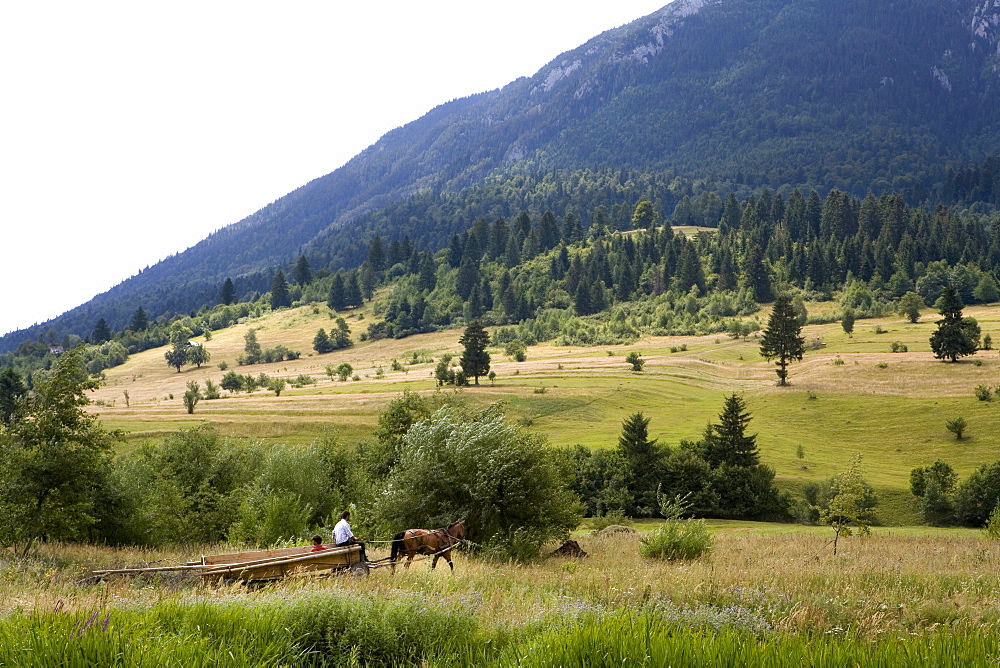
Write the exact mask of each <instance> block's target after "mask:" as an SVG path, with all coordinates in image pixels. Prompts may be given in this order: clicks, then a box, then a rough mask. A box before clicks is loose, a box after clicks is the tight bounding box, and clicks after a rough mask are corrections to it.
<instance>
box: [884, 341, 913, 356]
mask: <svg viewBox="0 0 1000 668" xmlns="http://www.w3.org/2000/svg"><path fill="white" fill-rule="evenodd" d="M889 349H890V350H891V351H892V352H894V353H905V352H908V349H907V347H906V344H905V343H900V342H899V341H893V342H892V343H891V344H889Z"/></svg>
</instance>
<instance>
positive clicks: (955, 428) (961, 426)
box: [944, 417, 969, 441]
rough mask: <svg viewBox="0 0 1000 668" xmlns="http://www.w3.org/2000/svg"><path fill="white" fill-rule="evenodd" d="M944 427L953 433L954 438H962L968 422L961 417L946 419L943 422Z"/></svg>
mask: <svg viewBox="0 0 1000 668" xmlns="http://www.w3.org/2000/svg"><path fill="white" fill-rule="evenodd" d="M944 426H945V429H947V430H948V431H950V432H951V433H953V434H955V439H956V440H959V441H960V440H962V435H963V434H965V429H966V427H968V426H969V423H968V422H966V421H965V418H963V417H957V418H955V419H954V420H948V421H947V422H945V423H944Z"/></svg>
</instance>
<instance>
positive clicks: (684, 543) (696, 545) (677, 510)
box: [639, 494, 712, 561]
mask: <svg viewBox="0 0 1000 668" xmlns="http://www.w3.org/2000/svg"><path fill="white" fill-rule="evenodd" d="M659 497H660V513H661V514H662V515H663V516H664V517H665V518H666V519H665V521H664V522H663V524H661V525H660V526H658V527H657V528H656V529H653V530H652V531H651V532H649V533H648V534H646V535H645V536H643V537H642V538H641V539H640V545H639V554H641V555H642V556H643V557H645V558H646V559H667V560H671V561H672V560H674V559H682V560H690V559H697V558H698V557H700V556H702V555H703V554H707V553H709V552H711V550H712V536H711V535H710V534H709V533H708V527H707V526H705V521H704V520H695V519H690V518H689V519H682V516H683V515H684V514H685V513H686V512H687V510H688V504H687V501H686V497H680V496H677V497H674V498H673V499H668V498H667V497H666V495H664V494H660V495H659Z"/></svg>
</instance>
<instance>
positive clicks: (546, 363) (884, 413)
mask: <svg viewBox="0 0 1000 668" xmlns="http://www.w3.org/2000/svg"><path fill="white" fill-rule="evenodd" d="M808 306H809V311H810V313H815V314H821V313H823V312H824V311H825V310H829V311H832V310H834V308H835V306H834V305H831V304H809V305H808ZM346 315H347V321H348V323H349V324H350V326H351V328H352V335H353V338H354V339H355V341H356V345H355V346H353V347H351V348H348V349H345V350H339V351H336V352H333V353H328V354H324V355H318V354H316V353H315V352H313V351H312V337H313V336H314V335H315V333H316V330H317V329H319V328H320V327H325V328H327V329H329V327H330V326H331V325H332V323H333V321H332V320H331V319H330V316H329V312H328V310H327V309H326V307H314V306H304V307H299V308H296V309H289V310H283V311H280V312H277V313H273V314H270V315H268V316H265V317H263V318H260V319H258V320H256V321H250V322H246V323H243V324H240V325H237V326H234V327H232V328H229V329H226V330H223V331H219V332H216V333H214V335H213V336H212V338H211V340H209V341H206V342H204V345H205V346H206V347H207V348H208V349H209V351H210V352H211V354H212V360H211V362H210V363H209V364H207V365H205V366H203V367H201V368H200V369H199V368H196V367H194V366H186V367H184V368H183V370H182V371H181V372H180V373H177V372H176V371H175V370H174V369H173V368H171V367H168V366H167V365H166V363H165V361H164V358H163V350H162V349H157V350H149V351H146V352H143V353H140V354H138V355H134V356H133V357H132V358H131V359H130V360H129V361H128V362H127V363H126V364H124V365H122V366H120V367H116V368H113V369H109V370H108V371H107V372H106V373H107V381H106V383H105V385H104V386H103V387H102V388H100V389H99V390H97V391H96V392H94V393H93V399H94V400H95V402H96V404H95V406H94V407H93V409H94V410H95V411H96V412H98V413H99V414H100V416H101V419H102V421H103V423H104V424H105V426H106V427H108V428H111V429H121V430H122V431H124V432H126V436H125V442H124V443H123V444H122V445H121V446H120V447H122V448H124V449H130V448H133V447H135V446H136V445H138V444H141V443H142V442H145V441H148V440H155V439H158V438H161V437H163V436H164V435H166V434H168V433H171V432H173V431H176V430H177V429H180V428H186V427H191V426H194V425H197V424H202V423H209V424H212V425H214V426H215V427H216V428H217V429H219V430H220V432H221V433H223V434H225V435H227V436H232V437H235V438H243V439H251V440H256V441H263V442H269V443H289V444H296V443H299V444H304V443H308V442H311V441H312V440H313V439H315V438H316V437H318V436H320V435H323V434H329V433H335V434H337V435H338V437H339V438H340V440H341V442H344V443H357V442H359V441H362V440H364V439H366V438H369V437H370V435H371V432H372V429H373V428H374V425H375V422H376V420H377V416H378V413H379V412H380V411H381V410H383V409H384V408H385V406H386V405H387V404H388V402H389V401H391V400H392V399H393V398H395V397H397V396H398V395H399V394H400V393H401V392H403V391H404V390H410V391H416V392H421V393H433V392H445V393H449V394H450V395H453V397H454V398H455V399H456V400H459V401H464V402H469V403H471V404H474V405H485V404H488V403H493V402H497V401H503V402H505V403H506V404H507V410H508V415H509V416H510V417H511V418H512V419H515V420H517V421H519V422H520V423H521V424H522V425H525V426H527V427H528V428H529V429H531V430H533V431H536V432H538V433H542V434H544V435H545V436H546V437H547V438H548V439H549V442H550V443H551V444H552V445H553V446H554V447H566V446H573V445H576V444H582V445H585V446H588V447H592V448H602V447H614V446H615V445H616V443H617V437H618V433H619V431H620V428H621V423H622V420H623V419H624V418H625V417H627V416H628V415H630V414H631V413H633V412H636V411H642V412H643V413H645V414H646V415H647V416H649V417H651V423H650V431H651V435H652V436H654V437H656V438H658V439H659V441H660V443H664V444H667V445H670V446H676V445H677V444H678V443H679V441H680V440H681V439H689V440H695V439H697V438H698V437H699V436H700V435H701V433H702V431H703V430H704V428H705V425H706V423H708V422H709V421H712V420H714V419H716V417H717V415H718V412H719V410H720V409H721V406H722V401H723V398H724V396H725V395H726V394H728V393H731V392H742V393H743V394H744V397H745V398H746V399H747V402H748V406H749V410H750V412H751V413H752V414H753V421H752V423H751V425H750V429H751V431H754V432H757V433H758V440H757V442H758V446H759V448H760V451H761V458H762V460H763V461H764V463H766V464H768V465H770V466H771V467H773V468H774V469H775V471H776V473H777V481H778V484H779V486H781V487H782V488H784V489H788V490H791V491H793V492H795V491H796V490H797V489H798V488H799V487H800V486H801V485H802V484H804V483H806V482H816V481H820V480H824V479H826V478H829V477H830V476H831V475H833V474H835V473H837V472H839V471H840V470H842V469H843V468H844V467H845V466H846V463H847V462H849V461H850V459H851V458H852V457H853V455H854V454H856V453H859V452H860V453H863V455H864V467H865V476H866V478H867V479H868V480H869V481H870V482H871V483H872V485H873V486H874V487H875V488H876V490H877V491H878V492H879V495H880V517H881V520H882V521H883V522H885V523H887V524H911V523H914V522H916V521H917V517H916V514H915V513H914V511H913V508H912V506H913V504H912V497H911V495H910V493H909V472H910V470H911V469H912V468H913V467H915V466H918V465H928V464H930V463H932V462H933V461H935V460H936V459H943V460H945V461H947V462H948V463H950V464H951V465H952V466H953V467H954V468H955V470H956V471H957V472H958V474H959V475H960V476H965V475H967V474H968V473H969V472H971V471H973V470H974V469H975V468H976V467H978V466H979V465H981V464H984V463H988V462H992V461H995V460H996V459H997V458H998V457H1000V448H998V447H997V445H998V442H997V440H996V437H995V434H997V433H1000V397H997V401H990V402H985V401H979V400H977V399H976V397H975V396H974V388H975V387H976V386H978V385H987V386H990V387H995V386H996V385H998V384H1000V355H998V354H997V352H995V351H987V350H984V351H980V352H979V353H977V354H976V355H974V356H973V357H971V358H964V359H962V360H961V361H960V362H958V363H955V364H951V363H945V362H941V361H938V360H935V359H934V358H933V356H932V354H931V352H930V347H929V344H928V337H929V336H930V333H931V332H932V331H933V330H934V328H935V325H934V321H935V314H933V313H930V312H925V314H924V315H923V317H922V318H921V321H920V322H918V323H916V324H910V323H908V322H906V321H905V320H904V319H902V318H899V317H895V316H894V317H887V318H879V319H870V320H859V321H858V322H857V323H856V325H855V330H854V334H853V336H851V337H849V336H848V335H846V334H845V333H844V332H843V330H842V328H841V327H840V324H839V323H838V322H832V323H828V324H814V325H807V326H806V327H804V329H803V334H804V335H805V337H806V341H807V346H809V347H810V349H809V350H808V351H807V352H806V355H805V358H804V359H803V360H802V361H801V362H795V363H793V364H792V365H791V366H790V375H789V378H790V381H791V386H790V387H787V388H779V387H776V386H775V379H776V376H775V374H774V371H773V365H772V364H769V363H768V362H767V361H766V360H764V359H762V358H761V357H760V355H759V352H758V346H759V343H758V341H757V339H756V338H755V337H750V338H748V339H746V340H733V339H731V338H729V337H727V336H725V335H723V334H719V335H712V336H701V337H693V336H692V337H650V338H645V339H641V340H639V341H636V342H635V343H633V344H629V345H615V346H599V347H589V348H588V347H579V346H571V347H564V346H555V345H551V344H548V343H542V344H539V345H534V346H530V347H529V348H528V356H527V360H526V361H524V362H515V361H512V360H510V359H508V358H507V357H505V356H504V355H503V353H502V349H497V348H493V349H491V353H492V357H493V367H492V368H493V370H494V371H495V372H496V374H497V378H496V380H495V382H492V383H491V382H490V381H488V380H486V379H485V378H483V379H480V383H481V384H480V386H479V387H470V388H466V389H459V390H456V389H454V388H440V389H439V388H437V386H436V382H435V380H434V378H433V372H434V367H435V363H436V361H437V360H438V359H440V357H441V355H443V354H446V353H451V354H455V355H456V356H457V355H458V353H460V351H461V346H460V345H459V344H458V336H459V334H460V330H449V331H443V332H436V333H433V334H422V335H416V336H411V337H407V338H405V339H399V340H395V339H390V340H381V341H374V342H373V341H368V342H358V334H359V333H360V332H361V331H363V330H364V328H365V327H366V326H367V323H368V322H370V321H371V320H372V318H373V315H372V314H371V312H370V308H365V309H358V310H357V311H356V312H349V313H347V314H346ZM966 315H971V316H974V317H976V318H977V319H978V320H979V322H980V325H981V327H982V331H983V333H984V334H986V333H990V332H991V331H993V332H1000V307H997V306H988V307H972V308H968V309H966ZM759 317H762V314H759ZM762 319H763V317H762ZM250 327H253V328H255V329H256V330H257V338H258V340H259V341H260V343H261V345H262V346H264V347H271V346H275V345H277V344H282V345H285V346H287V347H289V348H291V349H293V350H298V351H300V352H301V353H302V356H301V357H300V358H299V359H297V360H292V361H284V362H278V363H272V364H258V365H251V366H237V364H236V358H237V357H238V355H239V354H240V353H241V352H242V349H243V343H244V340H243V337H244V335H245V334H246V331H247V329H249V328H250ZM894 342H895V343H898V344H902V345H905V346H906V347H907V352H895V353H894V352H890V350H891V347H892V344H893V343H894ZM631 351H638V352H639V353H641V355H642V357H643V359H644V360H645V366H644V367H643V371H642V372H640V373H635V372H632V371H631V370H630V367H629V365H628V364H626V363H625V362H624V359H625V356H626V355H627V354H628V353H629V352H631ZM414 356H416V359H417V360H431V359H433V360H434V361H433V362H432V361H418V363H415V364H408V363H407V362H408V361H409V360H412V359H414ZM393 360H395V361H396V362H397V363H398V364H397V366H401V368H402V370H396V371H393V370H392V364H393ZM219 362H226V363H227V365H228V369H229V370H235V371H236V372H237V373H240V374H252V375H257V374H260V373H266V374H267V375H269V376H275V377H282V378H285V379H286V380H288V381H292V380H294V379H296V378H297V377H299V376H301V375H306V376H310V377H312V379H313V380H315V383H314V384H307V385H304V386H302V387H291V386H289V387H286V389H285V390H284V391H283V392H282V393H281V396H275V395H274V393H273V392H270V391H267V390H257V391H256V392H254V393H252V394H245V393H238V394H234V395H230V393H229V392H223V393H222V394H223V396H222V398H220V399H216V400H211V401H209V400H202V401H201V402H199V403H198V405H197V407H196V409H195V412H194V414H192V415H189V414H187V413H186V412H185V410H184V406H183V402H182V396H183V393H184V390H185V389H186V387H185V386H186V383H187V382H188V381H191V380H193V381H196V382H199V383H200V384H201V386H202V387H204V384H205V381H206V380H208V379H211V380H213V382H215V383H216V384H218V383H219V382H220V381H221V378H222V376H223V374H224V372H223V371H222V370H220V369H219V368H218V366H217V365H218V363H219ZM341 362H348V363H350V364H351V365H352V366H353V368H354V373H355V374H357V376H358V378H359V380H357V381H353V380H348V381H347V382H340V381H338V380H337V379H336V377H333V378H331V377H329V376H328V375H327V373H326V371H325V370H326V368H327V366H328V365H332V366H333V367H336V366H337V365H339V364H340V363H341ZM379 369H381V370H382V373H381V374H379ZM125 392H128V395H129V398H128V405H126V401H125ZM171 397H173V398H171ZM958 416H962V417H964V418H965V419H966V420H967V421H968V424H969V427H968V430H967V435H966V436H965V437H964V438H963V439H962V440H960V441H958V440H956V439H955V437H954V436H953V435H952V434H951V433H949V432H948V431H947V430H946V429H945V426H944V425H945V422H946V420H949V419H952V418H954V417H958ZM800 454H801V457H800V456H799V455H800Z"/></svg>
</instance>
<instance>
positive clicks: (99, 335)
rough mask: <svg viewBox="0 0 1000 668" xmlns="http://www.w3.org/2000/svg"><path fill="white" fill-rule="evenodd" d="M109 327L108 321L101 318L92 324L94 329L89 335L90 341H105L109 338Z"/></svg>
mask: <svg viewBox="0 0 1000 668" xmlns="http://www.w3.org/2000/svg"><path fill="white" fill-rule="evenodd" d="M111 336H112V334H111V328H110V327H108V321H107V320H105V319H104V318H101V319H100V320H98V321H97V324H96V325H95V326H94V331H93V332H92V333H91V335H90V342H91V343H104V342H105V341H110V340H111Z"/></svg>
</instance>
